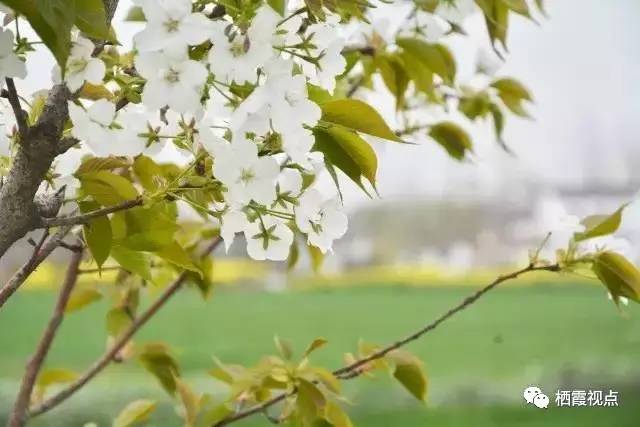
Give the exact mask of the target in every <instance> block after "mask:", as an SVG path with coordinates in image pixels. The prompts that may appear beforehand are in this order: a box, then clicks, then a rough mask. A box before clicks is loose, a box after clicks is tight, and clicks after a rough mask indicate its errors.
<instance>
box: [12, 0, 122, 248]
mask: <svg viewBox="0 0 640 427" xmlns="http://www.w3.org/2000/svg"><path fill="white" fill-rule="evenodd" d="M103 2H104V6H105V11H106V18H107V22H108V23H111V20H112V19H113V15H114V14H115V11H116V8H117V6H118V0H103ZM100 47H102V46H100ZM69 99H71V93H70V92H69V90H68V89H67V88H66V86H64V85H57V86H54V87H53V89H51V91H50V92H49V97H48V99H47V102H46V105H45V108H44V111H43V113H42V115H41V116H40V119H39V120H38V122H37V123H36V124H35V125H34V126H32V127H30V128H29V129H28V130H27V132H26V135H23V137H22V139H21V141H20V146H19V148H18V152H17V153H16V155H15V157H14V158H13V164H12V167H11V171H10V172H9V175H8V176H7V177H6V179H5V180H4V182H3V185H2V186H1V188H0V258H2V256H3V255H4V254H5V253H6V252H7V250H9V248H10V247H11V246H12V245H13V244H14V243H15V242H16V241H18V240H19V239H20V238H22V237H24V235H25V234H26V233H28V232H29V231H31V230H34V229H36V228H38V227H41V226H42V225H43V222H42V216H43V215H42V214H43V213H45V212H46V213H47V214H46V215H45V216H51V206H50V204H51V203H54V204H55V203H56V201H52V202H51V203H50V201H48V200H46V199H41V198H40V199H39V200H34V198H35V195H36V192H37V191H38V188H39V187H40V183H41V182H42V181H43V180H44V177H45V175H46V174H47V171H48V170H49V168H50V167H51V164H52V163H53V160H54V159H55V158H56V156H57V155H58V154H59V153H60V152H61V151H63V150H61V148H64V147H61V144H60V138H61V136H62V130H63V127H64V123H65V121H66V120H67V118H68V109H67V101H68V100H69ZM58 196H59V195H58ZM54 197H55V196H54ZM56 213H57V212H56Z"/></svg>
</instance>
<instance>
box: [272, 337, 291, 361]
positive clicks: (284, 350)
mask: <svg viewBox="0 0 640 427" xmlns="http://www.w3.org/2000/svg"><path fill="white" fill-rule="evenodd" d="M273 342H274V343H275V345H276V348H277V349H278V353H280V355H281V356H282V357H283V358H284V359H286V360H291V358H292V357H293V348H292V347H291V343H290V342H289V341H287V340H283V339H282V338H280V337H279V336H277V335H276V336H275V337H273Z"/></svg>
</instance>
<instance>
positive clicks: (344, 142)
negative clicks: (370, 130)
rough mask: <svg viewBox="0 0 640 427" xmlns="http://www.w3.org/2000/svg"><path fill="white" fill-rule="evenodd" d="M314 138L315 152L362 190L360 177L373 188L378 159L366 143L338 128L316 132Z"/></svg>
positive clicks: (354, 133) (350, 132)
mask: <svg viewBox="0 0 640 427" xmlns="http://www.w3.org/2000/svg"><path fill="white" fill-rule="evenodd" d="M315 136H316V144H315V146H314V149H315V150H318V151H322V152H323V153H324V155H325V156H326V157H327V158H328V159H329V161H330V162H331V163H332V164H333V165H334V166H336V167H337V168H338V169H340V170H342V171H343V172H344V173H345V174H346V175H347V176H348V177H349V178H351V179H352V180H353V181H354V182H355V183H356V184H358V185H359V186H360V187H361V188H363V190H364V187H363V186H362V177H365V178H366V179H367V180H368V181H369V182H370V183H371V185H373V186H374V187H375V185H376V174H377V171H378V158H377V156H376V153H375V151H373V148H371V146H370V145H369V143H367V141H365V140H364V139H362V138H361V137H360V136H358V134H357V133H356V132H353V131H351V130H348V129H345V128H343V127H340V126H332V127H331V128H329V129H322V130H317V131H316V132H315Z"/></svg>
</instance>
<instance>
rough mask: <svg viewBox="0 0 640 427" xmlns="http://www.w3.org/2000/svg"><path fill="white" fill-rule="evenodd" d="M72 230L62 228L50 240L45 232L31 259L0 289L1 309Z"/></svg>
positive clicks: (67, 227)
mask: <svg viewBox="0 0 640 427" xmlns="http://www.w3.org/2000/svg"><path fill="white" fill-rule="evenodd" d="M71 228H72V226H65V227H61V228H60V229H59V230H58V232H57V233H56V234H54V235H53V236H52V237H50V238H49V240H46V239H47V237H48V235H49V233H48V231H45V234H44V235H43V237H42V239H41V240H40V242H38V244H36V246H35V248H34V250H33V254H32V255H31V258H30V259H29V260H28V261H27V262H26V263H25V264H24V265H23V266H22V267H21V268H20V269H19V270H18V271H16V272H15V274H14V275H13V276H12V277H11V279H9V281H8V282H7V283H5V285H4V286H2V288H0V308H2V306H4V304H5V303H6V302H7V300H8V299H9V298H10V297H11V295H13V294H14V293H15V292H16V291H17V290H18V288H19V287H20V286H22V284H23V283H24V282H25V281H26V280H27V278H28V277H29V276H30V275H31V273H33V272H34V271H35V270H36V268H38V266H39V265H40V264H41V263H42V262H43V261H44V260H45V259H47V258H48V257H49V255H51V253H52V252H53V251H54V250H55V249H56V248H57V247H58V246H60V242H62V239H63V238H64V237H65V236H66V235H67V234H68V233H69V231H71ZM45 241H46V242H45Z"/></svg>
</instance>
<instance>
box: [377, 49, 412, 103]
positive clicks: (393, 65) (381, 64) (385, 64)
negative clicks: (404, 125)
mask: <svg viewBox="0 0 640 427" xmlns="http://www.w3.org/2000/svg"><path fill="white" fill-rule="evenodd" d="M374 62H375V64H376V66H377V68H378V70H379V72H380V75H381V76H382V80H383V81H384V84H385V85H386V86H387V89H389V92H391V93H392V94H393V96H394V97H395V98H396V110H400V109H401V108H402V106H403V105H404V95H405V92H406V91H407V88H408V87H409V76H408V74H407V71H406V70H405V68H404V64H403V62H402V60H401V59H400V58H399V57H398V55H377V56H376V57H375V59H374Z"/></svg>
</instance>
